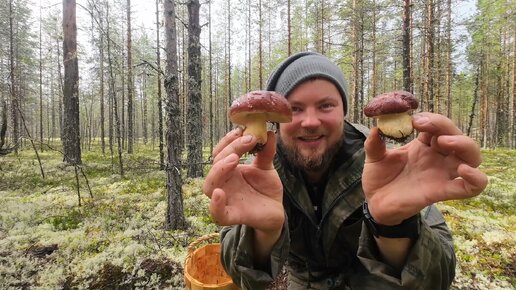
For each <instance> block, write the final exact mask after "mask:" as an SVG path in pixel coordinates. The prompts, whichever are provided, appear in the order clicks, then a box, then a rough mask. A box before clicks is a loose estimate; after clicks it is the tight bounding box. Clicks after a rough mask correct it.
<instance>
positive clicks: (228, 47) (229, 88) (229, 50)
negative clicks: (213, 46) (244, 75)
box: [224, 0, 233, 131]
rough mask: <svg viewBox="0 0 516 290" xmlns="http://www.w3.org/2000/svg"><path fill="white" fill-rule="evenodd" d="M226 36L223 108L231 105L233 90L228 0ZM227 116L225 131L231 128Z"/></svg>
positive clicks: (229, 5) (229, 4)
mask: <svg viewBox="0 0 516 290" xmlns="http://www.w3.org/2000/svg"><path fill="white" fill-rule="evenodd" d="M227 3H228V6H227V7H228V23H227V24H228V38H227V44H226V46H227V52H228V53H227V62H228V67H227V86H228V87H227V95H226V98H227V102H226V104H224V106H225V108H229V106H230V105H231V101H232V100H231V97H232V96H233V92H232V90H231V73H232V68H231V1H229V0H228V2H227ZM227 119H228V118H225V120H226V123H227V127H226V131H229V130H230V129H231V124H230V123H229V122H228V121H227Z"/></svg>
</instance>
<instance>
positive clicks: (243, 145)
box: [213, 135, 258, 163]
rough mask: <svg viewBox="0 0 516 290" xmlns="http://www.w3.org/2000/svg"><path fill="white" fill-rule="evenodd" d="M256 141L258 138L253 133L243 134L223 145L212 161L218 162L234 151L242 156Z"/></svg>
mask: <svg viewBox="0 0 516 290" xmlns="http://www.w3.org/2000/svg"><path fill="white" fill-rule="evenodd" d="M257 142H258V139H257V138H256V137H255V136H254V135H245V136H242V137H238V138H236V139H234V140H233V142H231V143H229V144H228V145H227V146H225V147H224V148H223V149H222V150H221V151H220V152H219V153H218V154H217V155H216V156H215V158H213V163H216V162H218V161H219V160H222V159H224V158H226V157H227V156H229V155H230V154H233V153H236V154H237V155H238V156H239V157H242V155H244V154H245V153H247V152H249V151H251V150H252V149H253V148H254V147H255V146H256V143H257Z"/></svg>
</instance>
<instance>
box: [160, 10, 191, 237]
mask: <svg viewBox="0 0 516 290" xmlns="http://www.w3.org/2000/svg"><path fill="white" fill-rule="evenodd" d="M164 10H165V11H164V13H165V33H166V42H167V44H166V52H167V66H166V78H165V89H166V91H167V99H166V113H167V147H168V148H167V151H168V156H167V169H166V170H167V193H168V204H167V216H166V227H167V229H170V230H173V229H186V227H187V224H186V219H185V216H184V213H183V190H182V185H183V181H182V179H181V151H182V150H181V146H180V133H179V132H181V128H180V123H181V119H180V118H181V116H180V109H179V79H178V69H177V31H176V23H175V16H176V12H175V4H174V1H173V0H165V2H164Z"/></svg>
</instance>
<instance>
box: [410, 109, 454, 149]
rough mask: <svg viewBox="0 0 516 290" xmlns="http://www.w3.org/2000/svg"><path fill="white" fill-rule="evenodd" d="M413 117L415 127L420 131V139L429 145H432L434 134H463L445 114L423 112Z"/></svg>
mask: <svg viewBox="0 0 516 290" xmlns="http://www.w3.org/2000/svg"><path fill="white" fill-rule="evenodd" d="M412 119H413V120H412V124H413V125H414V128H415V129H416V130H418V131H419V132H420V134H419V135H418V140H419V141H421V142H422V143H424V144H427V145H430V143H431V138H432V136H440V135H462V131H461V130H460V129H459V128H457V126H455V124H454V123H453V122H452V120H450V119H448V118H446V117H445V116H443V115H439V114H433V113H428V112H423V113H418V114H416V115H414V116H413V117H412Z"/></svg>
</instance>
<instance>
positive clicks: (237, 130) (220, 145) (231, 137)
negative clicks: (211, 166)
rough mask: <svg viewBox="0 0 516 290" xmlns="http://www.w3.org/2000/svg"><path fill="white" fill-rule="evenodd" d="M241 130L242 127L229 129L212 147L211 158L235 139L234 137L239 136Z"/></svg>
mask: <svg viewBox="0 0 516 290" xmlns="http://www.w3.org/2000/svg"><path fill="white" fill-rule="evenodd" d="M242 132H243V130H242V128H235V129H233V130H231V131H229V132H228V133H227V134H226V136H224V137H222V139H220V141H219V143H218V144H217V145H216V146H215V148H214V149H213V152H212V154H211V156H212V159H215V156H217V155H218V154H219V153H220V151H222V149H224V148H225V147H226V146H228V145H229V144H230V143H231V142H233V141H235V139H236V138H238V137H241V136H242Z"/></svg>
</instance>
